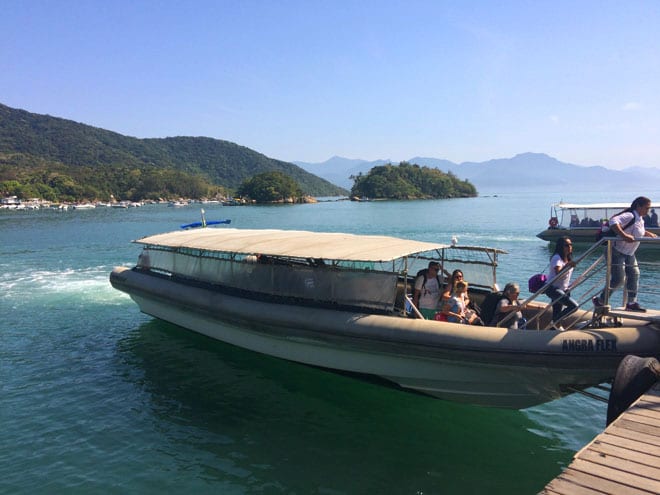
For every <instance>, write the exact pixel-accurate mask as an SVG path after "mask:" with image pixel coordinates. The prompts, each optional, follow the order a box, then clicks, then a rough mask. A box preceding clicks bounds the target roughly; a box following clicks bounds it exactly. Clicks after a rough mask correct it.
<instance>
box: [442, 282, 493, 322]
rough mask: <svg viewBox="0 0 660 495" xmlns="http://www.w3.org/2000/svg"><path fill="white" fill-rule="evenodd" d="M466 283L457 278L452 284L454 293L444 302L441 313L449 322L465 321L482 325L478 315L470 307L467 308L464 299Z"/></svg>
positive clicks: (465, 298) (466, 289)
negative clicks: (454, 283) (453, 284)
mask: <svg viewBox="0 0 660 495" xmlns="http://www.w3.org/2000/svg"><path fill="white" fill-rule="evenodd" d="M467 291H468V284H467V282H465V281H463V280H458V281H457V282H456V285H455V286H454V295H453V296H452V297H450V298H449V300H447V301H445V302H444V306H443V308H442V313H443V314H444V315H445V316H446V317H447V321H448V322H450V323H467V324H470V325H483V322H482V321H481V319H480V318H479V316H478V315H477V314H476V312H474V311H473V310H471V309H468V307H467V304H466V303H465V301H466V300H469V299H468V297H467Z"/></svg>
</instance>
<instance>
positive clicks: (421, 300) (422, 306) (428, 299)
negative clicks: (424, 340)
mask: <svg viewBox="0 0 660 495" xmlns="http://www.w3.org/2000/svg"><path fill="white" fill-rule="evenodd" d="M439 270H440V263H438V262H437V261H430V262H429V266H428V268H427V269H426V270H423V271H422V273H420V275H418V277H417V278H416V279H415V291H414V293H413V304H414V305H415V307H416V308H417V309H419V312H420V313H421V314H422V316H423V317H424V318H426V319H427V320H432V319H433V317H434V316H435V314H436V313H437V312H438V303H439V302H440V289H441V280H440V277H439V276H438V271H439Z"/></svg>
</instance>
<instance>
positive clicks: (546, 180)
mask: <svg viewBox="0 0 660 495" xmlns="http://www.w3.org/2000/svg"><path fill="white" fill-rule="evenodd" d="M406 161H407V162H409V163H413V164H417V165H422V166H427V167H431V168H437V169H439V170H442V171H443V172H452V173H453V174H454V175H456V176H457V177H458V178H459V179H464V180H465V179H466V180H468V181H470V182H471V183H472V184H474V185H475V186H476V188H477V190H478V191H479V193H480V194H484V193H495V192H504V191H535V190H548V189H552V188H556V189H557V190H562V191H566V192H579V191H585V192H586V191H594V190H596V191H597V190H602V189H603V188H607V187H615V188H617V190H620V191H632V192H640V194H641V191H643V190H644V189H645V188H647V187H646V186H648V185H649V184H653V185H654V186H655V187H657V184H660V168H643V167H631V168H627V169H625V170H611V169H607V168H605V167H601V166H591V167H585V166H580V165H574V164H571V163H564V162H560V161H559V160H557V159H555V158H552V157H550V156H548V155H546V154H543V153H521V154H519V155H516V156H514V157H512V158H498V159H493V160H488V161H486V162H463V163H460V164H458V163H454V162H451V161H449V160H443V159H440V158H424V157H414V158H410V159H409V160H406ZM294 163H296V164H297V165H299V166H300V167H302V168H304V169H305V170H307V171H309V172H311V173H314V174H315V175H318V176H319V177H323V178H324V179H326V180H328V181H330V182H333V183H334V184H337V185H339V186H341V187H344V188H346V189H350V188H351V187H352V185H353V181H351V180H350V179H349V178H348V177H349V176H350V175H357V174H359V173H362V174H366V173H367V172H368V171H369V170H370V169H371V168H372V167H375V166H377V165H382V164H383V163H389V161H387V160H376V161H373V162H369V161H366V160H353V159H348V158H341V157H337V156H335V157H333V158H331V159H330V160H328V161H326V162H323V163H304V162H294Z"/></svg>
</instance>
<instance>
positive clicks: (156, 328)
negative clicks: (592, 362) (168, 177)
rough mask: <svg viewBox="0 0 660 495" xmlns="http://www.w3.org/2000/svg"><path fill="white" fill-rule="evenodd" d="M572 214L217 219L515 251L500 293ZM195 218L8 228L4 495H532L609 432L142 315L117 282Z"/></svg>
mask: <svg viewBox="0 0 660 495" xmlns="http://www.w3.org/2000/svg"><path fill="white" fill-rule="evenodd" d="M558 199H559V198H558V197H557V195H550V194H548V195H547V197H542V198H536V197H534V196H532V195H529V197H520V196H516V197H514V196H510V197H507V196H500V197H485V198H476V199H471V200H452V201H444V202H443V201H430V202H423V201H418V202H410V203H396V202H390V203H350V202H327V203H319V204H315V205H294V206H280V207H220V206H205V209H206V211H207V218H208V219H209V220H218V219H224V218H230V219H231V220H232V226H235V227H239V228H240V227H244V228H255V227H263V228H287V229H292V228H296V229H309V230H330V231H350V232H361V233H378V234H390V235H399V236H405V237H413V238H417V239H420V240H446V241H449V239H450V238H451V236H452V235H456V236H458V238H459V242H460V243H464V244H481V245H490V246H496V247H502V248H504V249H507V250H509V251H510V255H509V256H508V257H504V258H503V259H502V260H501V261H502V269H501V273H502V281H506V280H504V279H507V280H508V279H515V280H518V281H520V282H522V281H523V280H526V279H527V278H528V277H529V275H530V274H531V273H533V272H535V271H539V270H542V269H543V267H544V266H545V264H547V259H548V254H549V252H548V247H547V245H546V243H544V242H542V241H540V240H538V239H536V238H535V237H534V234H536V233H537V232H538V231H540V230H541V229H542V227H543V226H544V225H545V224H546V222H547V217H548V213H549V204H550V203H552V202H554V201H557V200H558ZM564 199H565V200H570V199H573V200H578V199H579V200H583V201H584V200H585V199H582V198H564ZM593 199H594V200H604V199H603V198H598V197H595V198H593ZM606 199H608V200H610V199H611V200H624V201H625V200H627V197H624V198H606ZM199 207H200V206H199V205H197V206H190V207H186V208H176V209H175V208H167V207H165V206H145V207H143V208H136V209H129V210H116V209H96V210H85V211H72V212H66V213H58V212H40V211H38V212H2V213H0V239H1V243H0V254H2V256H0V314H2V323H3V324H2V328H1V333H0V391H1V394H2V395H1V399H0V424H2V434H1V435H0V492H2V493H12V494H13V493H25V494H27V493H30V494H32V493H49V494H51V493H67V494H69V493H85V494H86V493H140V494H143V493H163V492H166V493H195V494H198V493H223V494H224V493H229V494H234V493H235V494H240V493H267V494H270V493H273V494H279V493H287V494H362V493H365V494H373V493H388V494H389V493H392V494H422V493H423V494H471V493H475V494H477V493H479V494H481V493H501V494H512V493H516V494H532V493H536V492H538V491H539V490H540V489H542V487H543V486H544V485H545V484H546V483H547V482H548V481H550V479H552V478H553V477H554V476H556V475H557V474H559V472H560V471H561V469H562V467H564V466H566V465H567V464H568V463H569V462H570V460H571V458H572V456H573V454H574V453H575V451H577V450H578V449H580V448H581V447H582V446H583V445H584V444H586V443H587V442H588V441H590V440H591V438H593V437H594V436H595V435H596V434H598V433H599V432H600V431H601V430H602V428H603V427H604V423H605V409H606V405H605V404H602V403H599V402H595V401H593V400H591V399H587V398H584V397H581V396H571V397H566V398H564V399H561V400H559V401H555V402H553V403H550V404H546V405H542V406H538V407H535V408H532V409H529V410H525V411H509V410H497V409H487V408H480V407H475V406H467V405H460V404H454V403H449V402H444V401H439V400H433V399H429V398H425V397H421V396H416V395H412V394H406V393H402V392H400V391H396V390H391V389H386V388H383V387H379V386H376V385H374V384H370V383H365V382H360V381H357V380H354V379H351V378H348V377H344V376H340V375H336V374H332V373H328V372H325V371H321V370H318V369H315V368H310V367H306V366H302V365H297V364H292V363H288V362H285V361H281V360H277V359H274V358H269V357H264V356H261V355H257V354H254V353H251V352H248V351H244V350H241V349H237V348H234V347H231V346H228V345H226V344H223V343H220V342H216V341H212V340H209V339H207V338H205V337H202V336H199V335H196V334H192V333H190V332H187V331H185V330H183V329H180V328H178V327H175V326H172V325H170V324H166V323H164V322H160V321H157V320H153V319H152V318H150V317H148V316H146V315H143V314H141V313H140V312H139V311H138V309H137V306H136V305H135V304H134V303H133V302H132V301H131V300H130V299H129V298H128V297H127V296H126V295H125V294H123V293H120V292H118V291H115V290H113V289H112V288H111V287H110V284H109V282H108V274H109V272H110V270H111V269H112V267H113V266H115V265H127V266H129V265H132V264H134V263H135V261H136V259H137V254H138V252H139V249H138V247H137V246H136V245H133V244H131V243H130V240H132V239H136V238H139V237H142V236H144V235H148V234H152V233H156V232H163V231H169V230H175V229H177V228H178V226H179V225H180V224H183V223H189V222H192V221H196V220H198V219H199ZM642 277H643V278H644V277H646V280H649V279H653V278H654V277H655V279H656V281H657V279H658V278H660V269H658V270H657V271H655V272H653V269H652V268H651V269H647V270H646V271H645V272H643V274H642Z"/></svg>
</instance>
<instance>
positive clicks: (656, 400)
mask: <svg viewBox="0 0 660 495" xmlns="http://www.w3.org/2000/svg"><path fill="white" fill-rule="evenodd" d="M541 493H542V494H546V495H596V494H598V495H603V494H605V495H649V494H656V495H658V494H660V382H657V383H656V384H655V385H654V386H653V387H651V389H650V390H649V391H648V392H647V393H646V394H645V395H643V396H642V397H640V398H639V399H638V400H637V401H636V402H635V403H634V404H633V405H632V406H630V407H629V408H628V410H627V411H625V412H624V413H623V414H621V416H619V417H618V418H617V419H616V421H614V422H613V423H612V424H611V425H610V426H608V427H607V429H606V430H605V431H604V432H603V433H601V434H600V435H598V436H597V437H596V438H594V439H593V440H592V441H591V443H589V444H588V445H586V446H585V447H584V448H582V450H580V451H579V452H578V453H577V454H576V455H575V457H574V459H573V462H572V463H571V465H570V466H568V467H567V468H566V469H565V470H564V471H563V472H562V473H561V474H560V475H559V476H557V477H556V478H555V479H554V480H552V481H551V482H550V483H548V485H547V486H546V488H545V490H544V491H543V492H541Z"/></svg>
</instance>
